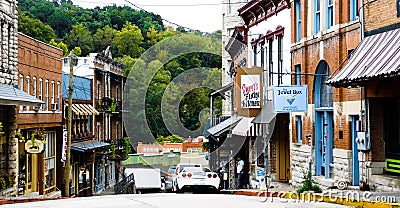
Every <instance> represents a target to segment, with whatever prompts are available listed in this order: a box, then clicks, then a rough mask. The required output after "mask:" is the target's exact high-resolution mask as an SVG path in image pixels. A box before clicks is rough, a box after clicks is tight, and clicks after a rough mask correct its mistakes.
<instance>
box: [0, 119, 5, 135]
mask: <svg viewBox="0 0 400 208" xmlns="http://www.w3.org/2000/svg"><path fill="white" fill-rule="evenodd" d="M3 134H4V132H3V122H1V121H0V136H1V135H3Z"/></svg>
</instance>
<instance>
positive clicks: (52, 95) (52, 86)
mask: <svg viewBox="0 0 400 208" xmlns="http://www.w3.org/2000/svg"><path fill="white" fill-rule="evenodd" d="M55 89H56V88H55V83H54V81H51V104H53V103H54V101H55V100H54V95H55V92H54V90H55ZM51 110H53V109H51Z"/></svg>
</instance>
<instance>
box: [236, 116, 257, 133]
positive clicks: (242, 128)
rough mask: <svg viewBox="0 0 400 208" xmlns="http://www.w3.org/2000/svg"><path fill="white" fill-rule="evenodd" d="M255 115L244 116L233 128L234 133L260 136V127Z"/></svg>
mask: <svg viewBox="0 0 400 208" xmlns="http://www.w3.org/2000/svg"><path fill="white" fill-rule="evenodd" d="M253 119H254V117H243V119H242V120H240V121H239V123H238V124H237V125H236V126H235V128H233V129H232V134H233V135H237V136H260V135H261V134H260V131H259V127H260V125H255V124H254V123H252V122H251V121H253Z"/></svg>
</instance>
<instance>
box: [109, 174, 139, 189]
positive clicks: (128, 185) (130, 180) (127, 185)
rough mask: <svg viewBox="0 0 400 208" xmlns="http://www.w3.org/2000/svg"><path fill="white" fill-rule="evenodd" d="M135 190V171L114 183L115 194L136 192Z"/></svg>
mask: <svg viewBox="0 0 400 208" xmlns="http://www.w3.org/2000/svg"><path fill="white" fill-rule="evenodd" d="M135 192H136V190H135V177H134V175H133V173H131V174H130V175H129V176H127V177H125V178H124V179H122V180H121V181H120V182H118V183H116V184H115V185H114V193H115V194H134V193H135Z"/></svg>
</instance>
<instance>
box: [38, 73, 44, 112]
mask: <svg viewBox="0 0 400 208" xmlns="http://www.w3.org/2000/svg"><path fill="white" fill-rule="evenodd" d="M39 100H41V101H43V79H42V78H40V79H39ZM43 109H44V106H43V104H42V105H40V110H43Z"/></svg>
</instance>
